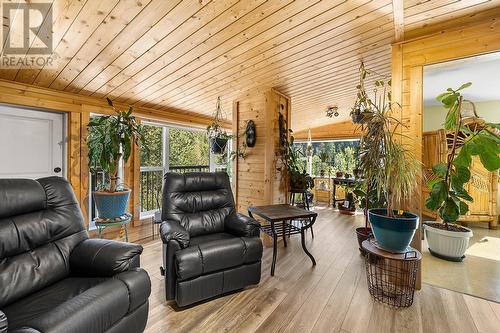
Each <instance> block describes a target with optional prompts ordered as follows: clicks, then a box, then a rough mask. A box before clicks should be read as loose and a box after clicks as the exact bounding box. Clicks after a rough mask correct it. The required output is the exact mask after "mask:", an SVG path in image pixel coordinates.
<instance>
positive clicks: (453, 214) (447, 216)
mask: <svg viewBox="0 0 500 333" xmlns="http://www.w3.org/2000/svg"><path fill="white" fill-rule="evenodd" d="M439 215H440V216H441V218H442V219H443V220H444V221H447V222H456V220H458V217H459V216H460V208H459V207H458V205H457V204H456V202H455V201H454V200H453V199H452V198H447V199H446V201H445V202H444V205H443V206H442V207H441V208H440V209H439Z"/></svg>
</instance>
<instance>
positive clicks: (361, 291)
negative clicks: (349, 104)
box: [141, 208, 500, 333]
mask: <svg viewBox="0 0 500 333" xmlns="http://www.w3.org/2000/svg"><path fill="white" fill-rule="evenodd" d="M317 212H318V213H319V217H318V220H317V224H315V228H314V235H315V238H314V239H312V238H311V234H310V232H309V233H308V235H307V246H308V248H309V250H310V251H311V253H312V254H313V255H314V257H315V258H316V260H317V262H318V264H317V266H316V267H312V266H311V262H310V260H309V258H308V257H307V256H306V255H305V254H304V252H303V251H302V248H301V246H300V237H299V236H292V239H291V241H289V243H288V244H289V245H288V247H287V248H284V247H283V244H282V243H281V242H280V243H279V249H278V260H277V265H276V273H275V274H276V275H275V276H274V277H271V276H270V274H269V271H270V264H271V258H272V249H271V248H264V256H263V263H262V280H261V283H260V284H259V285H258V286H254V287H250V288H247V289H245V290H243V291H241V292H238V293H232V294H229V295H226V296H224V297H221V298H217V299H214V300H211V301H208V302H205V303H201V304H199V305H196V306H193V307H189V308H186V309H178V308H176V307H175V305H174V303H172V302H166V301H165V292H164V281H163V278H162V276H161V275H160V272H159V268H158V267H159V266H160V265H161V248H162V247H161V241H159V240H155V241H152V242H148V243H146V244H145V245H144V253H143V255H142V258H141V260H142V266H143V267H144V268H145V269H146V270H147V271H148V272H149V274H150V276H151V282H152V293H151V297H150V311H149V319H148V323H147V327H146V332H169V333H172V332H301V333H302V332H343V333H346V332H352V333H354V332H370V333H376V332H398V333H400V332H422V333H427V332H467V333H468V332H482V333H487V332H500V304H498V303H494V302H489V301H486V300H483V299H479V298H474V297H471V296H467V295H464V294H460V293H456V292H453V291H449V290H446V289H441V288H437V287H433V286H430V285H426V284H423V287H422V290H421V291H417V292H416V294H415V300H414V303H413V306H412V307H410V308H408V309H404V310H395V309H392V308H389V307H387V306H385V305H382V304H379V303H377V302H374V301H373V300H372V299H371V297H370V295H369V293H368V289H367V285H366V277H365V272H364V262H363V258H362V257H361V256H360V255H359V252H358V249H357V241H356V237H355V234H354V229H355V228H356V227H357V226H358V225H362V224H363V223H364V222H363V216H354V217H352V216H345V215H340V214H339V213H338V212H336V211H333V210H331V209H326V208H318V209H317Z"/></svg>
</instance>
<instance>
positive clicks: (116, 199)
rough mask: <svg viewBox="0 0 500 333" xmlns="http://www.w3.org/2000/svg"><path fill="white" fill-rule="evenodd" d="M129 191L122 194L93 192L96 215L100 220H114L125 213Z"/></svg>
mask: <svg viewBox="0 0 500 333" xmlns="http://www.w3.org/2000/svg"><path fill="white" fill-rule="evenodd" d="M130 192H131V191H130V190H127V191H122V192H114V193H109V192H94V202H95V205H96V207H97V215H99V218H101V219H114V218H117V217H120V216H122V215H124V214H125V213H126V212H127V203H128V198H129V197H130Z"/></svg>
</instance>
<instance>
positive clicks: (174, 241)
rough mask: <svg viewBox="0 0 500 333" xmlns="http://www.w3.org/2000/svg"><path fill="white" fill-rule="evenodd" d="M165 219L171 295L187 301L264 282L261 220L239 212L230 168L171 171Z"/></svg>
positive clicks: (165, 264) (166, 188)
mask: <svg viewBox="0 0 500 333" xmlns="http://www.w3.org/2000/svg"><path fill="white" fill-rule="evenodd" d="M162 219H163V221H164V222H162V224H161V227H160V233H161V237H162V240H163V267H164V268H165V269H164V270H162V271H163V273H164V274H165V291H166V296H167V300H171V299H175V301H176V302H177V305H178V306H186V305H190V304H193V303H196V302H199V301H202V300H206V299H208V298H212V297H215V296H218V295H221V294H224V293H227V292H230V291H234V290H238V289H242V288H244V287H246V286H248V285H252V284H258V283H259V282H260V273H261V269H260V266H261V259H262V242H261V240H260V238H259V234H260V229H259V228H260V225H259V223H258V222H257V221H255V220H254V219H251V218H249V217H247V216H244V215H241V214H239V213H237V212H236V209H235V205H234V199H233V194H232V191H231V186H230V183H229V177H228V175H227V174H226V173H225V172H216V173H209V172H195V173H186V174H176V173H167V174H166V175H165V186H164V187H163V209H162Z"/></svg>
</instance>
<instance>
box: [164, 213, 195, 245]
mask: <svg viewBox="0 0 500 333" xmlns="http://www.w3.org/2000/svg"><path fill="white" fill-rule="evenodd" d="M160 234H161V239H162V241H163V243H164V244H167V243H168V242H170V241H172V240H175V241H177V242H178V243H179V245H180V246H181V248H182V249H185V248H186V247H188V246H189V239H190V238H189V233H188V232H187V230H186V229H184V227H183V226H181V225H180V224H179V223H178V222H176V221H170V220H168V221H163V222H162V223H161V225H160Z"/></svg>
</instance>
